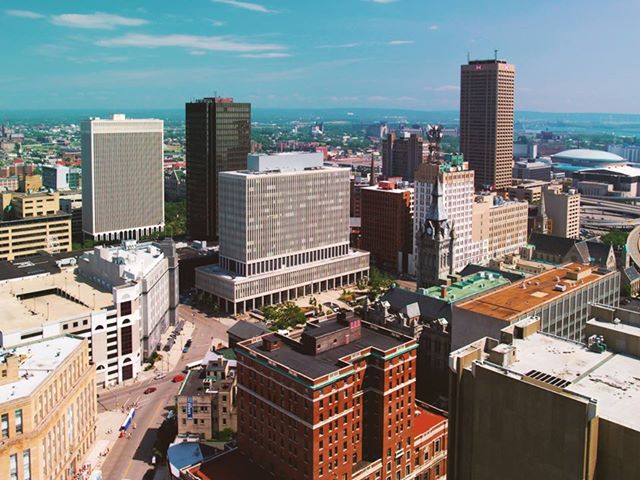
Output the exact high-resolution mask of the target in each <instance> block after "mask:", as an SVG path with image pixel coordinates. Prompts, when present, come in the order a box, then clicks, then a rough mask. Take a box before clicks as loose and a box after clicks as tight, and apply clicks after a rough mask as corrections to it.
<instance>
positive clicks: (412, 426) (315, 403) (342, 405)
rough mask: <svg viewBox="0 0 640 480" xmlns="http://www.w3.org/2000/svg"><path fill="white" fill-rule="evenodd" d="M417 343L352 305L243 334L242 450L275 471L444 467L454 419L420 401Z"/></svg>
mask: <svg viewBox="0 0 640 480" xmlns="http://www.w3.org/2000/svg"><path fill="white" fill-rule="evenodd" d="M415 349H416V341H415V340H414V339H412V338H410V337H406V336H403V335H399V334H397V333H394V332H391V331H390V330H387V329H385V328H383V327H379V326H374V325H371V324H369V323H367V322H362V321H361V320H360V319H359V318H357V317H354V316H348V315H347V314H344V313H340V314H338V316H337V317H336V318H332V319H328V320H326V321H324V322H319V323H308V324H307V326H306V328H305V329H304V330H301V331H298V332H296V333H295V334H293V335H291V336H289V337H285V336H281V335H279V334H276V333H271V334H267V335H265V336H263V337H260V338H254V339H251V340H247V341H245V342H241V343H240V344H238V346H237V347H236V351H237V353H238V412H239V415H238V439H237V441H238V453H239V454H240V455H242V456H243V457H244V458H246V459H247V460H246V462H247V463H248V464H250V465H254V466H256V467H259V468H260V469H261V470H262V471H263V472H265V473H264V475H269V474H272V475H274V477H275V478H299V479H306V480H312V479H313V480H329V479H334V478H339V479H348V480H365V479H366V480H370V479H374V478H387V477H391V478H394V479H395V478H400V479H402V480H405V479H414V478H416V477H420V475H424V474H426V472H429V477H428V478H434V477H433V476H432V473H433V472H434V471H435V470H437V471H438V472H439V474H440V475H444V471H445V465H446V453H445V451H446V445H447V440H446V437H447V435H446V426H445V421H446V419H444V418H443V417H442V416H439V418H433V417H431V418H430V417H429V413H428V412H427V411H426V410H424V409H422V408H421V407H420V406H418V405H416V403H415V371H416V354H415ZM365 379H368V380H366V381H365ZM423 415H425V416H424V417H423ZM429 432H431V433H429ZM423 435H426V438H423ZM425 446H426V447H427V452H426V453H427V454H426V455H425V452H424V450H423V449H424V448H425ZM237 475H238V476H235V477H234V478H237V479H242V480H244V479H245V478H261V476H254V477H245V476H243V475H241V474H240V472H238V474H237ZM214 478H215V477H214Z"/></svg>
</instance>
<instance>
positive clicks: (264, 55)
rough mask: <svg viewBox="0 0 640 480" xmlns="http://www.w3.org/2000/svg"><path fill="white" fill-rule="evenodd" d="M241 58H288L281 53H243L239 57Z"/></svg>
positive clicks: (286, 54) (287, 55)
mask: <svg viewBox="0 0 640 480" xmlns="http://www.w3.org/2000/svg"><path fill="white" fill-rule="evenodd" d="M240 56H241V57H243V58H285V57H290V56H291V55H289V54H288V53H282V52H267V53H245V54H244V55H240Z"/></svg>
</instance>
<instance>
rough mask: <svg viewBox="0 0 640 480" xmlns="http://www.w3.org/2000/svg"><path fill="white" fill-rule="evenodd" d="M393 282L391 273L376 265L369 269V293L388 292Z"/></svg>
mask: <svg viewBox="0 0 640 480" xmlns="http://www.w3.org/2000/svg"><path fill="white" fill-rule="evenodd" d="M392 283H393V278H392V277H391V276H390V275H389V274H387V273H385V272H383V271H382V270H379V269H378V268H376V267H371V269H370V271H369V293H370V294H371V295H374V296H375V295H380V294H381V293H384V292H386V291H387V290H389V287H391V284H392Z"/></svg>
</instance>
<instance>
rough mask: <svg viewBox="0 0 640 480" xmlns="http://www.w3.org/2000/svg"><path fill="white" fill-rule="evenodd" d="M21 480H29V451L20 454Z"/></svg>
mask: <svg viewBox="0 0 640 480" xmlns="http://www.w3.org/2000/svg"><path fill="white" fill-rule="evenodd" d="M22 478H24V480H31V450H29V449H27V450H25V451H24V452H22Z"/></svg>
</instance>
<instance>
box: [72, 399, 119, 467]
mask: <svg viewBox="0 0 640 480" xmlns="http://www.w3.org/2000/svg"><path fill="white" fill-rule="evenodd" d="M126 416H127V414H126V413H122V412H117V411H116V412H113V411H106V412H101V413H99V414H98V415H97V421H96V439H95V441H94V442H93V447H92V448H91V450H89V452H88V453H87V455H86V456H85V458H84V461H83V465H85V464H89V465H90V467H89V469H88V471H89V472H91V471H93V470H96V469H97V470H99V469H100V467H101V466H102V464H103V463H104V461H105V460H106V458H107V456H106V454H105V453H108V452H109V451H110V450H111V448H112V447H113V445H114V444H115V443H116V440H117V439H118V433H119V428H120V425H122V422H124V419H125V418H126Z"/></svg>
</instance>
